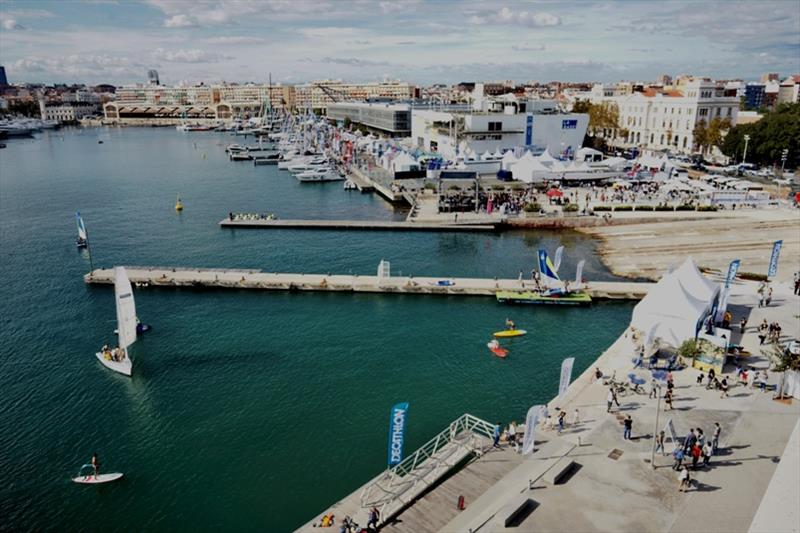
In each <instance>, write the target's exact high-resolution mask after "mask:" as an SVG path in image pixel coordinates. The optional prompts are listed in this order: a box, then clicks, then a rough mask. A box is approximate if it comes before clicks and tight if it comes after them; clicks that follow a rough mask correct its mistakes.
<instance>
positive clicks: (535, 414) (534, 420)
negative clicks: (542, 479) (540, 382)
mask: <svg viewBox="0 0 800 533" xmlns="http://www.w3.org/2000/svg"><path fill="white" fill-rule="evenodd" d="M543 409H544V406H543V405H534V406H533V407H531V408H530V409H528V415H527V416H526V417H525V436H524V437H522V455H529V454H531V453H533V445H534V443H535V436H536V425H537V424H538V423H539V417H540V416H542V410H543Z"/></svg>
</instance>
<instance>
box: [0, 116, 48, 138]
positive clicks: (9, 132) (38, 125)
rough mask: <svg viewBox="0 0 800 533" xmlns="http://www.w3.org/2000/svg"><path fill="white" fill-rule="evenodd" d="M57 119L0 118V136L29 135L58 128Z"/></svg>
mask: <svg viewBox="0 0 800 533" xmlns="http://www.w3.org/2000/svg"><path fill="white" fill-rule="evenodd" d="M60 125H61V124H60V123H59V122H58V121H57V120H41V119H38V118H15V119H3V120H0V137H30V136H31V135H33V134H34V133H36V132H39V131H42V130H51V129H55V128H58V127H59V126H60Z"/></svg>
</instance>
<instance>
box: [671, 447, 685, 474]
mask: <svg viewBox="0 0 800 533" xmlns="http://www.w3.org/2000/svg"><path fill="white" fill-rule="evenodd" d="M684 455H685V454H684V453H683V448H675V449H674V450H672V458H673V459H674V460H675V462H674V463H673V464H672V469H673V470H680V469H681V468H683V458H684Z"/></svg>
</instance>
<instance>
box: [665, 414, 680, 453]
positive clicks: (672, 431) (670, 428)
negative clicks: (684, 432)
mask: <svg viewBox="0 0 800 533" xmlns="http://www.w3.org/2000/svg"><path fill="white" fill-rule="evenodd" d="M664 431H665V432H666V433H667V434H668V435H669V440H671V441H672V445H673V446H675V447H676V448H677V447H678V446H679V445H680V443H679V442H678V435H677V434H676V433H675V426H674V425H673V424H672V419H671V418H670V419H669V420H667V425H666V426H664Z"/></svg>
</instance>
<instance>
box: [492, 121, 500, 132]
mask: <svg viewBox="0 0 800 533" xmlns="http://www.w3.org/2000/svg"><path fill="white" fill-rule="evenodd" d="M489 131H503V123H502V122H489Z"/></svg>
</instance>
